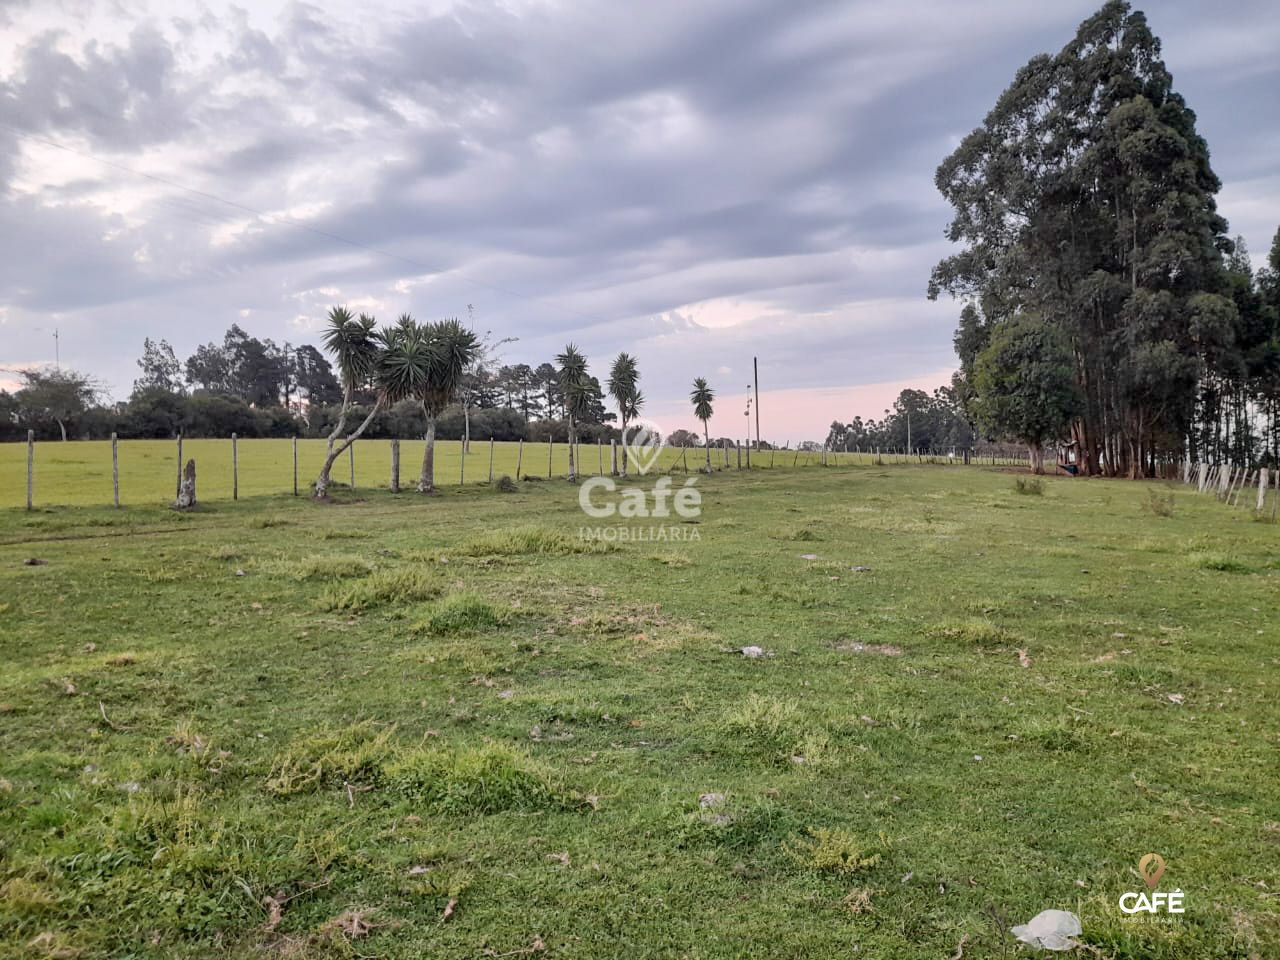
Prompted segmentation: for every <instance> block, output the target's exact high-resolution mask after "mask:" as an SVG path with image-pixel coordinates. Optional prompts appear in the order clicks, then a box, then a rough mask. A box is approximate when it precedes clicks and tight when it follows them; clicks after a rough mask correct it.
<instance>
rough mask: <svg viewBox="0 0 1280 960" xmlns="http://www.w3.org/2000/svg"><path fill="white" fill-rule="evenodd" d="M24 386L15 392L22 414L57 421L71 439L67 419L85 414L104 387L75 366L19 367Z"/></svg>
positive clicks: (28, 418)
mask: <svg viewBox="0 0 1280 960" xmlns="http://www.w3.org/2000/svg"><path fill="white" fill-rule="evenodd" d="M18 373H19V375H20V376H21V377H22V389H20V390H19V391H18V392H17V393H16V394H15V395H14V399H15V400H16V401H17V404H18V410H19V415H20V416H21V417H22V418H23V419H24V420H26V421H28V422H32V423H36V424H40V423H50V422H52V423H55V424H57V425H58V430H59V432H60V433H61V435H62V439H63V441H65V440H66V439H67V422H68V421H70V420H72V419H73V418H75V417H78V416H81V415H82V414H84V413H85V412H86V411H87V410H88V409H89V408H90V407H92V406H93V405H94V404H95V403H96V402H97V400H98V397H99V395H100V394H101V392H102V391H101V388H100V387H99V386H98V384H97V383H96V382H95V381H94V380H92V379H91V378H90V377H89V376H87V375H86V374H82V373H77V372H76V371H74V370H65V369H63V370H39V369H36V368H30V369H27V370H20V371H18Z"/></svg>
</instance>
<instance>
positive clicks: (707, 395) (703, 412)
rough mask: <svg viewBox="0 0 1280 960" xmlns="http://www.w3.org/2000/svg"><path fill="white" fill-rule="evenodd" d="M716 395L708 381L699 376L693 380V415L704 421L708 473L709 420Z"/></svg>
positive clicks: (709, 456)
mask: <svg viewBox="0 0 1280 960" xmlns="http://www.w3.org/2000/svg"><path fill="white" fill-rule="evenodd" d="M715 398H716V395H715V391H713V390H712V389H711V388H710V387H709V386H707V381H706V380H705V379H703V378H702V377H698V378H697V379H696V380H694V381H693V390H692V391H691V392H690V394H689V399H690V400H692V401H693V415H694V416H695V417H697V418H698V419H699V420H701V421H702V442H703V446H704V447H706V451H707V473H710V472H711V434H710V433H709V432H708V430H707V421H708V420H710V419H711V412H712V411H711V402H712V401H713V400H715Z"/></svg>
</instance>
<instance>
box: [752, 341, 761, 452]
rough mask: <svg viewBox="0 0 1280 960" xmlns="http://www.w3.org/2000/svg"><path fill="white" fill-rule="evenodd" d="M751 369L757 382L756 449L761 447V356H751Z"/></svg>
mask: <svg viewBox="0 0 1280 960" xmlns="http://www.w3.org/2000/svg"><path fill="white" fill-rule="evenodd" d="M751 369H752V372H753V373H754V379H755V384H756V449H757V450H759V449H760V358H759V357H752V358H751Z"/></svg>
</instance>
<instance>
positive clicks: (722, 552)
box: [0, 444, 1280, 960]
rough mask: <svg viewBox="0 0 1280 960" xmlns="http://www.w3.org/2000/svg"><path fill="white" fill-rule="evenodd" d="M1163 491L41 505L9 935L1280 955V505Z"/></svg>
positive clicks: (563, 947) (784, 477)
mask: <svg viewBox="0 0 1280 960" xmlns="http://www.w3.org/2000/svg"><path fill="white" fill-rule="evenodd" d="M246 445H247V444H246ZM54 446H56V445H53V444H49V445H42V447H41V449H42V450H48V449H49V448H50V447H54ZM68 446H69V447H73V448H74V447H76V446H77V445H74V444H73V445H68ZM263 449H266V448H265V447H264V448H263ZM286 449H287V445H286ZM544 452H545V451H544ZM241 453H242V457H243V456H244V455H245V453H244V449H243V448H242V451H241ZM527 453H528V450H526V454H527ZM486 456H487V454H486ZM367 459H369V460H372V459H373V458H372V457H370V458H367ZM406 460H408V458H406ZM243 462H244V461H243V460H242V464H243ZM372 466H373V465H372V464H371V467H370V469H372ZM470 469H471V467H470V465H468V471H469V472H470ZM481 472H482V471H481V470H479V469H478V470H477V476H479V474H480V473H481ZM508 472H511V471H510V470H508ZM262 476H263V477H264V478H266V479H270V477H268V475H266V474H263V475H262ZM271 476H274V474H273V475H271ZM286 478H287V474H286ZM108 482H109V472H108ZM272 482H273V483H274V480H273V481H272ZM262 486H263V487H266V486H267V483H266V480H265V479H264V481H263V483H262ZM276 486H277V487H278V486H279V485H278V484H276ZM1154 487H1156V485H1146V484H1130V483H1125V482H1108V481H1093V480H1068V479H1064V478H1049V479H1047V480H1045V481H1044V487H1043V493H1042V495H1041V496H1030V497H1029V496H1020V495H1019V494H1018V493H1017V491H1016V490H1015V489H1014V485H1013V483H1012V481H1011V478H1010V476H1009V475H1008V474H1007V473H1001V472H994V471H987V470H980V469H968V470H966V469H960V468H955V469H948V468H943V467H927V466H921V467H915V466H903V465H898V466H893V467H883V468H882V467H879V466H875V467H872V466H847V465H846V466H842V467H840V468H836V469H820V468H818V467H816V466H814V467H811V468H809V469H806V470H790V469H785V470H783V469H776V470H774V471H772V472H770V471H763V470H762V471H755V472H752V473H750V474H736V473H720V474H715V475H712V476H709V477H706V478H703V479H701V480H700V481H699V488H700V489H701V490H702V491H703V494H704V500H703V514H702V517H701V518H700V521H701V522H700V523H699V524H697V526H696V529H697V531H698V533H699V539H698V540H696V541H688V542H679V543H672V542H652V543H648V542H638V541H632V542H619V543H616V544H614V543H611V544H607V545H606V544H601V543H599V542H598V541H590V542H586V541H582V540H580V538H579V528H580V527H582V526H584V525H585V523H586V521H585V518H584V517H583V515H582V514H581V512H580V511H579V509H578V506H577V497H576V489H575V488H574V487H572V486H570V485H568V484H567V483H565V482H563V481H558V482H554V483H522V484H520V487H519V490H518V492H516V493H509V494H503V493H499V492H498V491H496V490H494V489H491V488H488V487H485V486H483V485H468V486H467V487H466V488H464V489H461V490H459V489H457V488H450V487H446V488H445V489H444V491H443V493H442V494H441V495H440V496H438V497H434V498H420V497H417V496H412V495H407V494H406V495H402V496H400V497H393V496H391V495H390V494H388V493H386V492H383V491H378V490H376V489H373V482H372V478H371V482H370V488H369V489H367V490H361V491H359V493H358V494H357V495H356V496H352V495H351V494H349V493H348V492H346V491H339V492H338V494H337V495H336V496H335V498H334V502H332V503H329V504H323V505H317V504H312V503H310V502H309V501H307V500H306V499H305V498H299V499H297V500H295V499H294V498H292V497H291V496H288V495H283V496H262V497H253V498H246V499H243V500H242V501H241V502H240V503H232V502H230V501H228V500H212V499H211V500H209V501H207V502H206V504H205V506H204V507H203V508H202V509H200V510H198V511H196V512H193V513H190V514H184V515H179V514H175V513H173V512H171V511H169V510H168V509H166V508H164V507H163V506H161V505H159V504H160V502H161V501H162V500H163V499H164V496H165V494H163V493H162V492H161V493H158V494H157V497H156V498H155V499H156V505H154V506H145V505H144V506H132V507H129V508H128V509H125V510H121V511H115V510H112V509H110V508H109V507H71V508H66V509H60V510H49V511H38V512H36V513H33V514H27V513H26V512H25V511H22V510H20V509H11V510H4V511H0V658H2V660H0V662H3V664H4V669H3V670H2V671H0V957H3V958H8V957H57V956H61V957H135V958H161V957H164V958H169V957H179V958H195V957H207V956H215V955H216V956H227V957H232V958H261V957H268V958H270V957H281V958H284V957H292V958H303V960H307V958H330V957H354V956H379V957H385V958H417V957H423V956H429V957H433V958H475V957H483V956H492V955H500V954H509V955H511V956H547V957H556V958H581V960H596V958H601V957H613V956H620V955H625V956H627V957H628V958H658V957H663V958H666V957H671V958H677V957H691V958H700V960H712V958H726V960H727V958H737V957H743V956H750V957H752V958H778V960H784V958H785V960H792V958H800V957H804V958H809V957H812V958H823V960H825V958H830V957H892V958H895V960H898V958H906V960H914V958H920V960H924V958H931V960H936V958H940V957H941V958H946V957H951V956H953V955H954V954H955V953H956V950H957V946H958V945H959V944H960V943H961V942H962V941H963V943H964V948H963V956H964V958H965V960H982V958H1012V957H1015V956H1021V955H1024V953H1023V952H1022V951H1020V950H1019V949H1017V948H1016V947H1015V945H1014V942H1013V939H1012V937H1010V935H1009V934H1008V927H1009V926H1011V925H1013V924H1015V923H1022V922H1025V921H1027V920H1028V919H1030V918H1031V917H1032V916H1033V915H1034V914H1036V913H1037V912H1039V911H1040V910H1042V909H1046V908H1050V907H1056V908H1062V909H1069V910H1074V911H1076V912H1077V913H1079V914H1080V916H1081V918H1082V920H1083V925H1084V940H1085V941H1086V942H1087V943H1088V944H1089V947H1090V950H1091V951H1093V952H1092V953H1090V954H1089V955H1090V956H1097V957H1106V958H1111V960H1153V958H1154V960H1182V958H1192V957H1194V958H1197V960H1202V958H1203V960H1250V958H1259V960H1261V958H1266V957H1271V956H1277V955H1280V902H1278V901H1277V899H1276V896H1275V893H1276V888H1275V880H1274V876H1273V874H1274V869H1273V865H1274V864H1275V863H1276V862H1277V861H1280V797H1278V794H1277V790H1276V782H1277V774H1278V773H1280V769H1278V768H1277V764H1276V756H1277V747H1278V746H1280V743H1278V741H1280V696H1278V695H1277V694H1278V691H1277V690H1276V677H1277V670H1276V668H1277V663H1278V661H1280V655H1278V654H1277V649H1280V648H1278V647H1277V641H1278V640H1280V636H1278V630H1280V628H1278V627H1277V618H1276V615H1275V608H1276V597H1277V592H1278V588H1280V528H1277V527H1275V526H1274V525H1271V524H1267V523H1254V522H1252V521H1251V518H1250V516H1249V514H1248V512H1247V511H1234V510H1230V509H1228V508H1227V507H1225V506H1223V505H1222V504H1219V503H1217V502H1216V501H1215V500H1214V499H1213V498H1212V497H1199V496H1195V495H1192V494H1191V493H1188V494H1187V495H1186V496H1179V498H1178V503H1177V509H1176V511H1174V513H1173V515H1172V516H1157V515H1154V514H1153V513H1152V512H1151V510H1150V509H1149V506H1148V504H1149V493H1148V491H1149V490H1150V489H1152V488H1154ZM1160 489H1163V488H1160ZM244 491H245V483H244V482H243V478H242V493H243V492H244ZM33 558H38V559H41V560H45V561H47V562H46V563H44V564H42V565H34V566H32V565H27V563H26V562H25V561H27V560H30V559H33ZM855 567H856V568H863V569H858V570H855V569H854V568H855ZM747 646H759V647H761V648H763V650H764V651H765V652H766V655H764V656H760V657H754V658H749V657H744V656H743V655H742V654H741V653H740V650H741V648H743V647H747ZM1148 852H1157V853H1160V854H1161V855H1162V856H1163V857H1164V858H1165V860H1166V861H1167V863H1168V868H1167V872H1166V874H1165V879H1164V880H1163V881H1162V883H1161V887H1160V888H1161V889H1169V890H1172V889H1174V888H1175V887H1176V888H1181V889H1182V890H1183V891H1185V893H1186V903H1187V913H1186V914H1184V915H1182V916H1181V917H1174V918H1169V920H1168V922H1163V921H1162V922H1157V923H1152V922H1142V921H1134V920H1130V919H1126V918H1124V917H1123V915H1121V914H1120V912H1119V910H1118V908H1117V906H1116V900H1117V899H1118V897H1119V896H1120V894H1121V893H1122V892H1124V891H1127V890H1134V889H1139V890H1140V889H1145V887H1143V884H1142V881H1141V879H1140V878H1139V877H1138V876H1137V874H1136V864H1137V860H1138V858H1139V857H1141V856H1142V855H1143V854H1145V853H1148ZM855 946H856V948H857V949H856V951H855V949H854V948H855ZM518 951H525V952H524V953H519V952H518Z"/></svg>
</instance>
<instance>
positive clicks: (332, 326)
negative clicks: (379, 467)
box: [315, 307, 381, 500]
mask: <svg viewBox="0 0 1280 960" xmlns="http://www.w3.org/2000/svg"><path fill="white" fill-rule="evenodd" d="M327 324H328V325H327V326H326V328H325V331H324V333H323V334H321V341H322V342H323V343H324V348H325V349H326V350H327V351H329V352H330V353H332V354H333V357H334V360H335V361H336V362H337V365H338V377H339V379H340V381H341V383H342V410H341V412H340V413H339V414H338V422H337V424H335V425H334V428H333V430H332V431H330V433H329V436H328V437H327V438H326V447H325V457H324V465H323V466H322V467H321V468H320V475H319V476H318V477H316V483H315V496H316V499H318V500H320V499H323V498H325V497H326V496H328V495H329V473H330V471H331V470H332V469H333V463H334V461H335V460H337V459H338V457H339V456H341V455H342V453H343V451H345V450H346V449H347V447H349V446H351V444H353V443H354V442H355V441H356V440H357V439H358V438H359V437H360V435H361V434H362V433H364V432H365V430H366V429H367V428H368V426H369V424H370V423H372V422H373V418H374V416H376V415H377V413H378V412H379V410H380V409H381V407H380V404H375V405H374V408H373V410H371V411H370V412H369V415H368V416H367V417H366V418H365V420H364V422H363V423H361V424H360V426H359V427H357V428H356V429H355V431H353V432H352V433H351V434H350V435H349V436H347V437H345V438H344V439H343V440H342V442H341V443H339V442H338V438H339V437H341V436H342V432H343V430H345V429H346V426H347V417H348V415H349V414H350V413H351V407H352V405H353V404H354V402H355V395H356V391H357V390H360V389H361V388H363V387H367V386H368V385H369V384H370V383H371V381H372V380H373V379H374V375H375V373H376V370H377V366H378V355H379V341H378V338H377V335H376V333H375V331H374V328H375V327H376V326H377V321H376V320H374V319H373V317H370V316H366V315H365V314H363V313H362V314H360V316H359V317H354V316H352V315H351V311H350V310H348V309H347V308H346V307H334V308H333V309H331V310H330V311H329V316H328V318H327Z"/></svg>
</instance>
